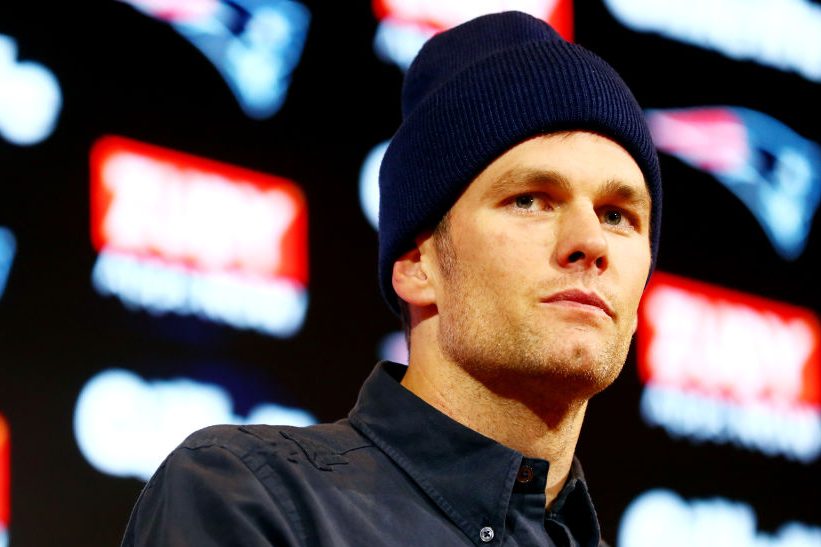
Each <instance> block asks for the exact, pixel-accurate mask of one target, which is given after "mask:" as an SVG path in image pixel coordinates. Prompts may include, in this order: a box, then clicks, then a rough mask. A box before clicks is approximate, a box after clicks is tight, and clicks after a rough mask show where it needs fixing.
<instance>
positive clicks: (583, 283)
mask: <svg viewBox="0 0 821 547" xmlns="http://www.w3.org/2000/svg"><path fill="white" fill-rule="evenodd" d="M649 217H650V196H649V193H648V191H647V188H646V186H645V183H644V177H643V175H642V173H641V171H640V169H639V167H638V165H637V164H636V162H635V161H634V160H633V159H632V157H631V156H630V155H629V154H628V153H627V152H626V151H625V150H624V149H623V148H622V147H621V146H619V145H618V144H616V143H615V142H614V141H612V140H610V139H608V138H606V137H603V136H600V135H597V134H594V133H588V132H571V133H561V134H553V135H548V136H541V137H536V138H533V139H531V140H528V141H525V142H523V143H521V144H519V145H517V146H515V147H514V148H512V149H510V150H509V151H507V152H506V153H505V154H503V155H502V156H500V157H499V158H498V159H496V160H495V161H494V162H493V163H492V164H490V165H489V166H488V167H487V168H486V169H485V170H484V171H483V172H482V173H480V174H479V176H478V177H476V179H474V181H473V182H472V183H471V184H470V185H469V186H468V188H467V189H466V190H465V192H464V193H463V194H462V195H461V197H460V198H459V200H458V201H457V202H456V203H455V204H454V206H453V207H452V209H451V211H450V213H449V215H448V219H447V228H446V230H444V233H441V234H437V235H436V236H434V237H433V238H430V239H428V240H427V241H428V243H427V244H428V245H431V246H432V247H433V250H434V252H433V256H434V257H435V258H434V261H435V271H436V275H435V280H434V284H435V290H436V306H437V311H438V321H439V323H438V337H439V343H440V346H441V348H442V350H443V352H444V354H445V356H446V357H448V358H449V359H451V360H453V361H454V362H456V363H457V364H459V365H460V366H462V367H463V368H465V369H466V370H467V371H468V372H469V373H471V374H473V375H474V376H476V377H477V378H483V379H484V380H485V381H487V382H490V383H491V384H494V383H495V384H496V385H500V386H501V385H503V384H504V383H505V381H508V382H512V383H511V384H509V385H511V386H522V387H524V386H525V385H528V384H527V383H526V382H525V383H524V384H523V382H524V381H527V380H534V379H536V378H541V379H547V380H556V381H555V382H548V383H547V384H545V382H531V385H533V386H536V385H538V386H539V388H538V389H540V390H541V389H543V388H544V386H545V385H549V386H556V387H557V391H560V392H561V393H562V394H564V395H566V396H583V397H589V396H592V395H593V394H595V393H597V392H598V391H601V390H602V389H604V388H605V387H606V386H607V385H609V384H610V383H611V382H612V381H613V380H614V379H615V378H616V376H618V373H619V372H620V370H621V368H622V366H623V364H624V360H625V359H626V356H627V351H628V349H629V346H630V340H631V338H632V335H633V333H634V332H635V328H636V314H637V308H638V304H639V300H640V298H641V294H642V291H643V289H644V285H645V281H646V278H647V274H648V270H649V267H650V243H649V229H650V225H649Z"/></svg>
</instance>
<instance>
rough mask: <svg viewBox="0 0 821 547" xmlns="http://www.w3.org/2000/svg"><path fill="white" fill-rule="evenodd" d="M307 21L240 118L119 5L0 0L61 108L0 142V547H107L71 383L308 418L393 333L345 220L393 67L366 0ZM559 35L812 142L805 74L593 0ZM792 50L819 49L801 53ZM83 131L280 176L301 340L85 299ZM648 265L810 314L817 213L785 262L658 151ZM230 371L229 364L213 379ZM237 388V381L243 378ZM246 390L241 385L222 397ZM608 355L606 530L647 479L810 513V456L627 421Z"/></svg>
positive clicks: (715, 191)
mask: <svg viewBox="0 0 821 547" xmlns="http://www.w3.org/2000/svg"><path fill="white" fill-rule="evenodd" d="M303 3H304V4H305V5H306V6H307V7H308V8H309V9H310V11H311V14H312V19H311V25H310V30H309V33H308V38H307V43H306V46H305V49H304V52H303V55H302V60H301V62H300V64H299V65H298V67H297V68H296V70H295V71H294V74H293V78H292V83H291V87H290V89H289V91H288V98H287V99H286V102H285V104H284V106H283V108H282V109H281V110H280V111H279V112H278V113H277V114H276V115H275V116H273V117H272V118H270V119H268V120H264V121H255V120H252V119H250V118H248V117H246V116H245V115H244V114H243V113H242V111H241V110H240V108H239V106H238V105H237V103H236V101H235V99H234V97H233V96H232V95H231V93H230V91H229V89H228V87H227V85H226V84H225V83H224V81H223V80H222V78H221V77H220V76H219V74H218V73H217V71H216V70H215V69H214V67H213V66H212V65H211V63H210V62H209V61H208V60H207V59H206V58H205V57H204V56H203V55H202V54H201V53H200V52H199V51H198V50H196V49H195V48H194V47H193V46H192V45H190V44H189V43H188V42H187V41H186V40H185V39H183V38H182V37H181V36H180V35H179V34H178V33H177V32H176V31H175V30H174V29H173V28H172V27H170V26H168V25H166V24H164V23H162V22H160V21H156V20H154V19H152V18H150V17H147V16H145V15H142V14H141V13H139V12H137V11H136V10H134V9H133V8H131V7H130V6H128V5H126V4H122V3H118V2H109V1H97V2H64V3H63V2H60V3H58V2H53V3H38V2H26V3H23V2H4V3H3V4H2V7H0V33H2V34H6V35H8V36H10V37H12V38H14V39H15V40H16V41H17V46H18V57H19V58H21V59H25V60H33V61H36V62H39V63H42V64H43V65H45V66H46V67H48V68H49V69H50V70H52V71H53V72H54V73H55V75H56V76H57V78H58V80H59V82H60V86H61V90H62V94H63V110H62V112H61V114H60V117H59V121H58V126H57V128H56V130H55V132H54V133H53V134H52V135H51V137H50V138H48V139H46V140H45V141H43V142H41V143H40V144H37V145H34V146H30V147H18V146H15V145H12V144H10V143H8V142H6V141H4V140H0V226H5V227H7V228H10V229H11V230H12V231H13V233H14V234H15V236H16V238H17V245H18V250H17V255H16V257H15V260H14V264H13V267H12V271H11V276H10V278H9V281H8V286H7V288H6V292H5V294H4V295H3V297H2V300H0V413H2V414H3V415H4V416H5V417H6V419H7V421H8V422H9V426H10V429H11V439H12V492H11V504H12V518H11V528H10V530H11V535H12V541H11V543H12V545H13V546H14V547H20V546H33V545H114V544H117V543H118V542H119V539H120V537H121V534H122V531H123V529H124V527H125V524H126V520H127V518H128V515H129V512H130V510H131V507H132V506H133V504H134V502H135V500H136V497H137V495H138V493H139V491H140V489H141V488H142V485H143V483H142V482H140V481H137V480H133V479H120V478H114V477H110V476H107V475H104V474H101V473H100V472H98V471H96V470H95V469H94V468H92V467H91V466H90V465H89V464H88V463H87V462H86V461H85V459H84V458H83V457H82V455H81V454H80V452H79V451H78V449H77V445H76V442H75V440H74V435H73V428H72V416H73V410H74V405H75V403H76V399H77V395H78V393H79V391H80V389H81V388H82V387H83V385H84V384H85V382H86V381H87V380H88V379H89V378H90V377H92V376H93V375H94V374H96V373H98V372H99V371H101V370H104V369H107V368H111V367H113V366H122V367H125V368H128V369H130V370H133V371H135V372H137V373H138V374H140V375H141V376H143V377H144V378H172V377H175V376H180V375H183V376H189V377H193V378H201V379H204V380H206V379H207V380H209V381H214V380H215V379H219V378H220V377H221V375H222V376H226V377H231V378H233V379H234V380H233V384H234V385H235V386H246V388H242V387H232V388H231V389H233V391H234V393H233V394H234V396H235V399H236V400H237V401H238V404H239V405H240V406H242V405H246V406H247V405H251V404H252V403H254V402H255V401H261V400H277V401H278V402H281V403H284V404H288V405H294V406H300V407H303V408H306V409H308V410H310V411H311V412H312V413H314V415H316V416H317V417H318V418H319V419H320V420H323V421H326V420H334V419H337V418H339V417H342V416H344V415H345V414H346V413H347V411H348V410H349V408H350V407H351V406H352V404H353V402H354V400H355V397H356V394H357V391H358V388H359V386H360V384H361V382H362V380H363V379H364V378H365V377H366V376H367V374H368V373H369V372H370V370H371V369H372V367H373V365H374V363H375V362H376V359H377V357H378V356H377V349H376V348H377V344H378V342H379V340H380V339H381V338H382V337H383V336H384V335H385V334H387V333H389V332H391V331H394V330H396V329H398V328H399V323H398V321H397V320H396V319H395V318H394V317H393V316H392V315H391V314H390V312H389V311H388V310H387V308H386V307H385V305H384V304H383V302H382V300H381V297H380V295H379V291H378V288H377V283H376V249H377V247H376V243H377V238H376V233H375V231H374V230H373V228H372V227H371V226H370V225H369V224H368V223H367V221H366V220H365V217H364V216H363V214H362V212H361V208H360V205H359V199H358V179H359V169H360V166H361V164H362V161H363V159H364V158H365V155H366V154H367V152H368V151H369V150H370V149H371V148H372V147H373V146H374V145H376V144H377V143H379V142H381V141H383V140H385V139H387V138H389V137H390V136H391V134H392V133H393V131H394V130H395V128H396V127H397V126H398V124H399V122H400V113H399V89H400V85H401V80H402V73H401V71H400V70H399V69H398V68H397V67H395V66H392V65H389V64H386V63H384V62H382V61H381V60H379V59H378V58H377V57H376V56H375V55H374V53H373V48H372V39H373V35H374V31H375V29H376V25H377V21H376V19H375V18H374V15H373V12H372V10H371V6H370V3H369V2H365V1H361V2H318V1H308V0H304V1H303ZM575 40H576V41H577V42H579V43H581V44H582V45H585V46H586V47H588V48H589V49H592V50H593V51H596V52H598V53H600V54H601V55H602V56H604V57H605V58H606V59H607V60H608V61H609V62H610V63H611V64H612V65H613V66H614V67H615V68H616V69H617V70H618V71H620V72H621V74H622V75H623V77H624V78H625V80H626V81H627V82H628V83H629V84H630V85H631V87H632V88H633V90H634V92H635V94H636V96H637V98H638V100H639V102H640V103H641V104H642V105H643V106H644V107H647V108H676V107H685V106H701V105H733V106H744V107H748V108H752V109H755V110H759V111H761V112H765V113H767V114H769V115H770V116H773V117H774V118H776V119H778V120H780V121H781V122H783V123H784V124H786V125H787V126H789V127H791V128H793V129H794V130H795V131H797V132H798V133H799V134H801V135H803V136H804V137H807V138H810V139H812V140H815V141H821V124H820V123H819V122H821V109H819V108H818V97H819V86H818V84H814V83H812V82H809V81H808V80H805V79H803V78H802V77H800V76H797V75H794V74H791V73H786V72H781V71H778V70H776V69H772V68H768V67H766V66H762V65H757V64H753V63H746V62H738V61H733V60H731V59H728V58H726V57H723V56H721V55H719V54H716V53H711V52H709V51H706V50H701V49H698V48H694V47H690V46H687V45H685V44H681V43H678V42H674V41H671V40H666V39H663V38H660V37H657V36H655V35H652V34H637V33H634V32H632V31H630V30H629V29H627V28H625V27H623V26H622V25H621V24H620V23H618V22H617V21H616V20H614V19H613V18H612V16H611V15H610V14H609V12H608V11H607V10H606V8H605V7H604V6H603V5H602V4H600V3H599V2H577V4H576V7H575ZM808 47H816V48H817V47H821V45H819V44H808ZM104 134H115V135H122V136H125V137H130V138H133V139H137V140H140V141H144V142H147V143H151V144H155V145H159V146H163V147H167V148H171V149H175V150H179V151H183V152H188V153H191V154H194V155H197V156H203V157H208V158H212V159H215V160H218V161H221V162H225V163H230V164H235V165H239V166H242V167H246V168H250V169H254V170H256V171H260V172H263V173H271V174H275V175H279V176H284V177H287V178H289V179H291V180H294V181H296V182H297V183H298V184H300V185H301V186H302V188H303V190H304V191H305V193H306V196H307V200H308V208H309V209H308V210H309V239H310V251H309V252H310V282H309V293H310V305H309V308H308V314H307V317H306V320H305V323H304V326H303V328H302V329H301V331H300V332H299V333H298V334H297V335H296V336H295V337H293V338H291V339H284V340H283V339H277V338H273V337H269V336H264V335H261V334H256V333H253V332H249V331H240V330H236V329H233V328H231V327H228V326H222V325H218V324H213V323H207V322H203V321H200V320H198V319H195V318H191V317H179V316H176V315H166V316H162V317H155V316H152V315H149V314H147V313H144V312H136V313H134V312H130V311H128V310H127V309H126V308H124V307H123V306H122V304H121V303H120V302H119V301H118V300H116V299H114V298H104V297H101V296H99V295H98V294H97V293H96V292H95V291H94V289H93V288H92V286H91V282H90V274H91V269H92V266H93V264H94V260H95V257H96V253H95V252H94V249H93V248H92V246H91V242H90V235H89V195H88V186H89V166H88V161H89V160H88V156H89V150H90V147H91V145H92V143H93V142H94V141H95V140H96V139H98V138H99V137H100V136H102V135H104ZM661 160H662V171H663V174H664V179H665V192H666V194H665V211H664V222H663V228H662V247H661V254H660V256H659V260H658V267H659V269H660V270H663V271H668V272H671V273H676V274H679V275H684V276H688V277H692V278H695V279H699V280H703V281H706V282H709V283H714V284H718V285H723V286H728V287H733V288H736V289H739V290H742V291H746V292H750V293H755V294H761V295H765V296H767V297H769V298H773V299H777V300H781V301H785V302H789V303H793V304H797V305H800V306H803V307H805V308H809V309H812V310H814V311H815V312H816V313H818V312H819V310H821V294H820V292H819V290H818V288H817V282H816V279H817V269H815V268H812V267H811V265H812V264H815V263H817V260H818V258H819V250H821V249H819V235H821V233H820V232H821V231H819V230H818V226H817V224H818V222H817V221H816V223H815V224H816V226H815V228H816V229H814V230H813V232H812V234H811V236H810V240H809V243H808V246H807V249H806V250H805V252H804V253H803V255H802V256H801V257H800V258H799V259H797V260H796V261H794V262H786V261H784V260H782V259H780V258H779V257H778V255H777V254H776V253H775V252H774V250H773V249H772V247H771V245H770V243H769V241H768V240H767V239H766V237H765V236H764V234H763V231H762V230H761V228H760V226H759V225H758V223H757V222H756V221H755V219H754V218H753V217H752V215H751V214H750V213H749V211H748V210H747V209H746V207H744V206H743V205H742V204H741V202H740V201H739V200H738V199H736V198H735V197H734V196H733V195H732V194H730V192H729V191H728V190H726V189H725V188H724V187H723V186H722V185H720V184H719V183H717V182H716V181H715V180H714V179H713V178H712V177H710V176H708V175H706V174H703V173H701V172H698V171H696V170H693V169H690V168H688V167H686V166H685V165H684V164H682V163H680V162H679V161H677V160H675V159H673V158H671V157H669V156H664V155H662V158H661ZM229 371H230V372H229ZM247 386H253V388H251V387H247ZM243 389H245V391H243ZM640 393H641V385H640V382H639V379H638V377H637V374H636V367H635V363H634V360H633V357H632V354H631V357H630V359H629V360H628V363H627V366H626V367H625V371H624V373H623V374H622V376H621V377H620V379H619V380H618V381H617V382H616V384H615V385H614V386H613V387H612V388H611V389H609V390H607V391H606V392H604V393H603V394H601V395H600V396H597V397H596V398H595V399H594V400H593V401H592V403H591V405H590V409H589V412H588V418H587V421H586V425H585V429H584V431H583V433H582V437H581V439H580V442H579V447H578V454H579V456H580V458H581V460H582V461H583V462H584V466H585V472H586V475H587V477H588V479H589V483H590V485H591V489H592V493H593V497H594V499H595V501H596V505H597V509H598V511H599V516H600V519H601V522H602V525H603V528H604V530H605V537H606V538H607V539H608V540H609V541H611V542H613V541H614V540H615V536H616V532H617V528H618V522H619V518H620V516H621V514H622V512H623V510H624V508H625V507H626V506H627V505H628V504H629V502H630V501H631V500H633V499H634V498H635V497H636V496H637V495H639V494H640V493H642V492H644V491H646V490H648V489H650V488H654V487H661V488H668V489H671V490H675V491H676V492H678V493H679V494H680V495H681V496H682V497H684V498H692V497H697V498H709V497H713V496H722V497H726V498H730V499H733V500H741V501H744V502H746V503H749V504H750V505H752V506H753V507H754V509H755V510H756V513H757V516H758V528H759V529H760V530H763V531H773V530H775V529H777V528H778V527H779V526H780V525H781V524H783V523H784V522H786V521H790V520H797V521H801V522H805V523H808V524H815V525H818V524H820V523H821V515H819V494H818V490H819V483H820V482H821V481H819V477H821V474H820V473H819V465H818V462H817V461H816V462H815V463H813V464H811V465H805V464H801V463H796V462H792V461H789V460H787V459H784V458H781V457H775V458H768V457H766V456H764V455H762V454H760V453H756V452H751V451H747V450H742V449H738V448H734V447H731V446H726V445H721V446H719V445H715V444H709V443H707V444H702V445H693V444H690V443H689V442H687V441H684V440H673V439H671V438H670V437H669V436H668V435H667V434H666V433H665V432H664V431H663V430H661V429H657V428H649V427H647V426H646V425H645V424H644V422H643V421H642V419H641V417H640V416H639V413H638V401H639V397H640Z"/></svg>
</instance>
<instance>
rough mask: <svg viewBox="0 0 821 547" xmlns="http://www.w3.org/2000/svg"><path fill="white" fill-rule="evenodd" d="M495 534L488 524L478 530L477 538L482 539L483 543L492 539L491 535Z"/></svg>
mask: <svg viewBox="0 0 821 547" xmlns="http://www.w3.org/2000/svg"><path fill="white" fill-rule="evenodd" d="M495 535H496V534H494V533H493V528H491V527H490V526H485V527H484V528H482V529H481V530H479V539H481V540H482V541H484V542H485V543H489V542H491V541H493V536H495Z"/></svg>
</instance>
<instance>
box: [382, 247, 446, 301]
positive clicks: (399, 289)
mask: <svg viewBox="0 0 821 547" xmlns="http://www.w3.org/2000/svg"><path fill="white" fill-rule="evenodd" d="M419 247H420V246H419V245H417V246H415V247H414V248H413V249H411V250H410V251H408V252H407V253H405V254H403V255H402V256H400V257H399V258H398V259H397V260H396V262H394V263H393V276H392V278H391V281H392V283H393V290H394V291H396V294H397V295H398V296H399V298H401V299H402V300H404V301H405V302H407V303H408V304H412V305H414V306H420V307H423V306H430V305H431V304H435V303H436V291H435V290H434V287H433V283H432V279H431V276H430V275H429V273H428V268H429V267H430V265H429V264H428V263H427V261H423V260H422V258H423V256H422V252H421V251H420V250H419Z"/></svg>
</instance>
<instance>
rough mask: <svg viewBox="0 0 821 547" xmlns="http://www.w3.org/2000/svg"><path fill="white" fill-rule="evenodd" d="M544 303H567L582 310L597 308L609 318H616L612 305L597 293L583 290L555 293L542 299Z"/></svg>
mask: <svg viewBox="0 0 821 547" xmlns="http://www.w3.org/2000/svg"><path fill="white" fill-rule="evenodd" d="M542 302H544V303H547V304H549V303H554V302H555V303H566V304H570V305H578V306H579V307H580V308H583V307H585V306H586V307H590V308H596V309H597V310H600V311H602V312H604V313H605V314H607V315H608V316H609V317H611V318H612V317H614V316H615V312H613V308H612V307H610V304H608V303H607V301H606V300H604V299H603V298H602V297H601V296H599V295H598V294H596V293H595V292H588V291H583V290H581V289H569V290H566V291H560V292H557V293H554V294H552V295H550V296H548V297H547V298H544V299H542Z"/></svg>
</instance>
